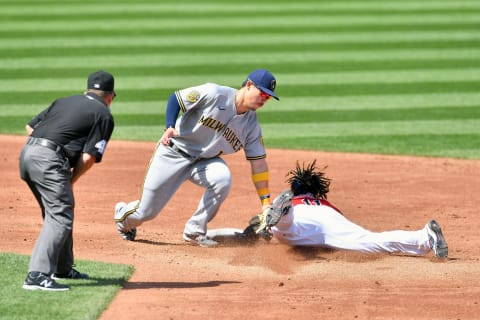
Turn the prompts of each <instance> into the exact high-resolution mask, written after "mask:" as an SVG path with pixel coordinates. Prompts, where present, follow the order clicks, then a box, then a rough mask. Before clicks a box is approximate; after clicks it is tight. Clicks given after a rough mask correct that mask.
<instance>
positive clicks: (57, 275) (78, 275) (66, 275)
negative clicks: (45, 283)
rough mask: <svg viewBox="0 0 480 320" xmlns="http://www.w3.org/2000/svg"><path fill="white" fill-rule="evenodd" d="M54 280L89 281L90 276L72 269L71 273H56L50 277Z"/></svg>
mask: <svg viewBox="0 0 480 320" xmlns="http://www.w3.org/2000/svg"><path fill="white" fill-rule="evenodd" d="M50 278H52V279H53V280H61V279H88V274H86V273H81V272H80V271H78V270H75V269H74V268H72V269H70V271H68V272H65V273H54V274H52V275H51V276H50Z"/></svg>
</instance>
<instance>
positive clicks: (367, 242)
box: [272, 194, 431, 255]
mask: <svg viewBox="0 0 480 320" xmlns="http://www.w3.org/2000/svg"><path fill="white" fill-rule="evenodd" d="M272 232H273V235H274V237H276V238H277V239H278V240H279V241H280V242H283V243H286V244H289V245H292V246H320V247H330V248H336V249H345V250H354V251H360V252H369V253H378V252H390V253H405V254H412V255H424V254H427V253H428V252H429V251H430V250H431V248H430V245H429V239H428V234H427V230H426V227H425V228H423V229H420V230H416V231H403V230H394V231H384V232H372V231H369V230H366V229H364V228H362V227H361V226H359V225H357V224H355V223H353V222H351V221H350V220H348V219H347V218H346V217H345V216H344V215H343V214H342V213H341V212H340V210H338V209H337V208H335V207H334V206H333V205H332V204H331V203H330V202H329V201H327V200H319V199H315V198H314V197H313V196H312V195H310V194H306V195H298V196H295V197H294V198H293V201H292V206H291V208H290V211H289V212H288V214H286V215H285V216H283V217H282V218H281V219H280V221H279V223H278V224H277V225H276V226H274V227H272Z"/></svg>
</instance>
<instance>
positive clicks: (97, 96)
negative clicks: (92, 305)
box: [20, 71, 116, 291]
mask: <svg viewBox="0 0 480 320" xmlns="http://www.w3.org/2000/svg"><path fill="white" fill-rule="evenodd" d="M115 96H116V93H115V91H114V78H113V76H112V75H111V74H110V73H108V72H105V71H97V72H94V73H92V74H91V75H90V76H89V77H88V80H87V91H85V92H84V94H78V95H73V96H70V97H66V98H61V99H57V100H55V101H54V102H53V103H52V104H51V105H50V106H49V107H48V108H46V109H45V110H44V111H42V112H41V113H39V114H38V115H37V116H35V117H34V118H33V119H32V120H31V121H30V122H29V123H28V124H27V125H26V126H25V128H26V130H27V132H28V134H29V136H30V137H29V138H28V140H27V143H26V144H25V146H24V147H23V149H22V152H21V154H20V175H21V178H22V179H23V180H24V181H25V182H26V183H27V184H28V186H29V187H30V189H31V191H32V193H33V194H34V196H35V198H36V200H37V202H38V204H39V206H40V208H41V211H42V218H43V227H42V230H41V232H40V235H39V236H38V239H37V241H36V243H35V247H34V249H33V252H32V256H31V258H30V264H29V266H28V275H27V278H26V279H25V282H24V284H23V288H24V289H28V290H47V291H66V290H68V289H69V287H68V286H67V285H64V284H60V283H57V282H56V281H55V280H56V279H86V278H88V274H86V273H81V272H79V271H77V270H75V269H74V268H73V266H74V258H73V236H72V229H73V219H74V208H75V200H74V195H73V189H72V185H73V184H74V183H75V182H76V181H77V180H78V179H79V178H80V176H82V175H83V174H84V173H85V172H87V170H89V169H90V168H91V167H92V166H93V165H94V164H95V163H96V162H100V161H102V158H103V153H104V152H105V148H106V147H107V143H108V141H109V139H110V136H111V135H112V132H113V128H114V121H113V116H112V114H111V113H110V105H111V104H112V101H113V99H114V98H115Z"/></svg>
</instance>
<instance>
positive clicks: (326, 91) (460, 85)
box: [2, 81, 478, 104]
mask: <svg viewBox="0 0 480 320" xmlns="http://www.w3.org/2000/svg"><path fill="white" fill-rule="evenodd" d="M232 85H233V86H237V87H238V83H236V84H232ZM82 87H84V85H82ZM118 89H119V94H120V93H121V96H122V100H123V101H125V102H129V101H138V100H144V101H157V100H162V99H165V97H168V96H169V95H170V94H171V93H172V92H173V91H174V90H176V89H178V88H177V87H171V88H156V89H142V90H138V89H137V90H130V89H122V90H121V91H120V88H118ZM77 90H78V89H77ZM77 90H76V91H77ZM449 91H451V92H456V93H461V92H463V93H467V92H478V81H456V82H450V81H447V82H424V83H421V84H419V83H399V84H385V83H368V84H342V85H337V84H325V85H321V86H320V85H303V86H290V85H283V86H282V87H281V88H280V87H279V88H278V90H277V93H278V94H279V96H280V97H282V96H283V97H288V96H290V97H304V96H311V97H340V96H343V97H347V96H372V95H389V94H420V93H422V94H428V93H443V92H449ZM70 94H72V92H71V91H70V90H69V91H59V90H54V89H51V90H41V91H23V96H22V101H23V102H24V103H26V104H30V103H32V104H33V103H38V101H50V100H52V99H54V98H56V97H62V96H66V95H70ZM17 98H18V92H11V91H9V92H3V93H2V99H3V101H4V102H3V103H2V104H15V103H18V100H17Z"/></svg>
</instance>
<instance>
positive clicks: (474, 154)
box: [265, 134, 480, 159]
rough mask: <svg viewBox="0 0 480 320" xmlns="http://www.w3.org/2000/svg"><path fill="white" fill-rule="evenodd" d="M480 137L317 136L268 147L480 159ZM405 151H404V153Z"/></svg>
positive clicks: (280, 141) (272, 143)
mask: <svg viewBox="0 0 480 320" xmlns="http://www.w3.org/2000/svg"><path fill="white" fill-rule="evenodd" d="M479 140H480V134H440V135H439V134H412V135H365V136H335V137H328V139H322V138H319V137H317V136H315V135H311V136H308V137H303V138H302V143H301V144H299V141H298V139H296V138H292V137H287V138H282V139H275V138H273V139H266V140H265V144H266V146H267V148H284V149H311V150H324V151H337V152H338V151H346V152H362V153H365V152H368V153H382V154H412V155H419V154H421V155H424V156H436V157H458V155H459V154H461V155H463V158H465V159H478V158H480V149H479V148H478V142H477V141H479ZM400 150H401V151H400Z"/></svg>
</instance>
